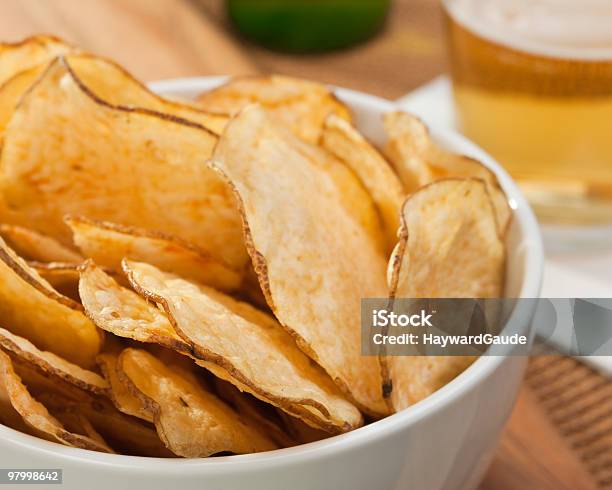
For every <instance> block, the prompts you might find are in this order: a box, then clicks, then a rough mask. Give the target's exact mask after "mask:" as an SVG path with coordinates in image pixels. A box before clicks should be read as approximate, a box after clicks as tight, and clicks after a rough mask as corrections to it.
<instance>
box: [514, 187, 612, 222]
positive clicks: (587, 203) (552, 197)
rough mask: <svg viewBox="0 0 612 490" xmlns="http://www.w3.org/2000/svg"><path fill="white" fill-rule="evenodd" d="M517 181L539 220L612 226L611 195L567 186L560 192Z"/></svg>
mask: <svg viewBox="0 0 612 490" xmlns="http://www.w3.org/2000/svg"><path fill="white" fill-rule="evenodd" d="M519 184H520V186H521V188H522V190H523V192H524V193H525V195H526V197H527V199H528V200H529V202H530V203H531V205H532V207H533V209H534V211H535V212H536V215H537V216H538V218H539V220H540V221H541V222H542V223H546V224H557V225H565V226H567V225H570V226H584V227H610V228H612V199H609V198H607V197H603V198H599V197H597V196H593V195H589V194H582V193H579V192H572V189H569V188H568V189H566V191H567V192H562V191H559V189H550V188H549V187H548V186H546V185H539V184H538V183H533V182H526V181H523V180H521V179H519Z"/></svg>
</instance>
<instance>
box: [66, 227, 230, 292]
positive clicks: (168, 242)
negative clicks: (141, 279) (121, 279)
mask: <svg viewBox="0 0 612 490" xmlns="http://www.w3.org/2000/svg"><path fill="white" fill-rule="evenodd" d="M66 223H67V224H68V226H69V227H70V229H71V230H72V233H73V239H74V243H75V244H76V245H77V247H79V249H80V250H81V252H82V253H83V254H84V255H85V256H86V257H89V258H91V259H93V260H94V261H95V262H96V264H98V265H101V266H104V267H108V268H110V269H112V270H116V271H120V270H121V260H122V259H123V258H126V257H127V258H130V259H133V260H138V261H142V262H147V263H150V264H153V265H155V266H157V267H159V268H160V269H163V270H166V271H168V272H173V273H175V274H178V275H180V276H181V277H185V278H188V279H192V280H194V281H198V282H201V283H202V284H207V285H209V286H212V287H214V288H216V289H220V290H222V291H232V290H235V289H237V288H238V287H239V286H240V282H241V279H242V277H241V276H242V274H241V272H238V271H236V270H235V269H232V268H231V267H230V266H228V265H227V264H225V263H224V262H222V261H221V260H219V259H215V258H213V257H212V256H211V255H210V253H208V252H207V251H205V250H201V249H200V248H198V247H196V246H194V245H192V244H190V243H187V242H185V241H183V240H180V239H178V238H176V237H172V236H169V235H166V234H163V233H152V232H148V231H146V230H142V229H139V228H135V227H127V226H121V225H117V224H114V223H109V222H106V221H93V220H88V219H85V218H81V217H68V218H66Z"/></svg>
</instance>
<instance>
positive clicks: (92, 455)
mask: <svg viewBox="0 0 612 490" xmlns="http://www.w3.org/2000/svg"><path fill="white" fill-rule="evenodd" d="M227 78H228V77H227V76H212V77H190V78H175V79H168V80H160V81H157V82H152V83H150V84H148V86H149V88H150V89H151V90H152V91H154V92H155V93H159V94H161V95H170V94H174V95H176V94H180V93H195V92H197V91H204V90H207V89H210V88H212V87H214V86H216V85H219V84H221V83H222V82H223V81H225V80H226V79H227ZM330 88H331V89H332V90H333V91H334V92H335V93H336V95H337V96H338V97H339V98H340V99H341V100H345V101H346V102H347V103H348V105H349V107H350V106H351V104H359V105H361V106H366V108H367V110H371V111H374V112H379V113H380V112H386V111H392V110H401V108H400V107H398V106H397V105H395V104H394V103H393V102H391V101H389V100H386V99H383V98H380V97H377V96H374V95H370V94H366V93H363V92H359V91H356V90H350V89H346V88H342V87H335V86H332V87H330ZM428 127H429V129H430V131H431V134H432V137H433V138H434V139H435V140H436V141H439V142H440V143H441V144H443V145H444V146H448V147H450V148H452V149H454V150H455V151H460V152H461V153H465V154H467V155H469V156H472V157H475V158H477V159H478V160H480V161H481V162H483V163H484V164H485V165H486V166H487V167H489V168H490V169H491V170H492V171H493V172H495V174H496V176H497V177H498V179H499V181H500V184H501V186H502V187H503V189H504V191H505V192H506V194H507V195H508V199H509V203H510V206H511V208H512V210H513V214H514V220H515V222H516V223H517V224H518V225H519V227H520V230H521V236H522V238H523V243H525V244H526V246H525V258H524V261H523V263H524V278H523V282H522V284H521V292H520V297H525V298H536V297H538V296H539V293H540V287H541V281H542V271H543V264H544V252H543V245H542V239H541V235H540V231H539V227H538V225H537V221H536V219H535V216H534V214H533V211H532V210H531V207H530V206H529V204H528V203H527V200H526V199H525V197H524V196H523V194H522V193H521V191H520V190H519V188H518V186H517V185H516V183H515V182H514V181H513V180H512V178H511V177H510V176H509V175H508V173H507V172H506V171H505V170H504V169H503V168H502V167H501V166H500V165H499V164H498V163H497V162H496V161H495V160H494V159H493V158H492V157H491V156H489V155H488V154H487V153H485V152H484V151H483V150H482V149H481V148H479V147H478V146H477V145H475V144H474V143H472V142H471V141H469V140H468V139H467V138H465V137H464V136H462V135H460V134H459V133H457V132H456V131H454V130H453V129H449V128H444V127H438V126H436V125H435V124H433V125H432V124H428ZM504 359H506V357H505V356H484V357H480V358H479V359H477V360H476V362H474V363H473V364H472V365H471V366H470V367H469V368H468V369H466V370H465V371H464V372H463V373H462V374H460V375H459V376H458V377H456V378H455V379H453V380H452V381H451V382H450V383H448V384H447V385H445V386H443V387H442V388H440V389H439V390H437V391H436V392H435V393H433V394H432V395H430V396H428V397H427V398H425V399H424V400H422V401H420V402H418V403H416V404H415V405H413V406H411V407H410V408H409V409H406V410H403V411H401V412H398V413H395V414H392V415H390V416H388V417H385V418H384V419H381V420H378V421H376V422H373V423H371V424H368V425H366V426H364V427H361V428H359V429H356V430H354V431H351V432H348V433H345V434H341V435H337V436H334V437H331V438H329V439H324V440H322V441H316V442H312V443H308V444H302V445H299V446H295V447H291V448H284V449H278V450H274V451H269V452H265V453H255V454H244V455H234V456H223V457H217V458H198V459H164V458H152V457H144V456H126V455H118V454H106V453H99V452H94V451H87V450H84V449H79V448H72V447H67V446H63V445H61V444H58V443H54V442H49V441H45V440H43V439H39V438H37V437H34V436H30V435H28V434H23V433H21V432H18V431H16V430H14V429H11V428H9V427H6V426H4V425H2V424H0V446H2V444H3V442H4V443H13V444H15V445H17V446H20V447H22V448H25V449H28V450H30V451H35V452H38V453H44V454H46V455H49V456H51V457H55V458H63V459H65V460H71V461H73V462H80V463H85V464H98V465H105V466H112V467H113V468H124V469H126V470H128V469H129V470H139V469H141V470H142V469H146V470H147V471H149V472H150V471H153V472H160V473H161V472H163V473H165V474H167V473H168V472H169V471H170V472H171V471H180V472H181V473H185V472H187V473H192V472H200V471H207V472H210V473H223V472H225V471H226V470H227V469H230V468H231V470H232V471H234V472H235V471H247V470H250V469H252V467H253V466H255V465H260V464H264V463H265V464H266V465H267V467H270V466H276V465H286V464H291V463H297V462H300V463H301V462H304V461H305V460H308V459H319V458H324V457H326V456H330V455H332V454H334V453H336V452H338V451H343V450H349V449H354V448H356V447H357V446H360V445H363V444H366V443H367V442H372V441H376V440H379V439H382V438H385V437H386V436H388V435H390V434H392V433H394V432H396V431H398V430H400V429H402V428H405V427H407V426H409V425H411V424H415V423H417V422H419V421H420V420H422V419H424V418H426V417H428V416H430V415H433V414H434V413H436V412H438V411H440V410H442V408H443V407H444V406H445V404H446V403H449V402H450V401H451V400H453V399H454V398H456V397H459V396H460V395H461V394H462V393H465V392H468V391H470V390H471V389H473V388H474V387H476V386H477V385H478V384H480V383H481V382H482V381H483V380H484V379H485V378H486V377H488V376H489V375H490V374H491V373H492V372H493V371H494V370H496V369H497V368H498V367H499V366H500V365H501V363H502V362H503V361H504Z"/></svg>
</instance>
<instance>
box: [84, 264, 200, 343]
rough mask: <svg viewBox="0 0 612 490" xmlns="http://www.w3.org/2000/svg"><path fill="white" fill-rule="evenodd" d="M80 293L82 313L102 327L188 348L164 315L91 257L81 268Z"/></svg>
mask: <svg viewBox="0 0 612 490" xmlns="http://www.w3.org/2000/svg"><path fill="white" fill-rule="evenodd" d="M79 293H80V296H81V301H82V302H83V307H84V308H85V313H86V314H87V316H89V318H91V320H92V321H93V322H94V323H95V324H96V325H97V326H98V327H99V328H101V329H102V330H105V331H107V332H110V333H112V334H115V335H117V336H118V337H123V338H128V339H133V340H137V341H138V342H149V343H155V344H159V345H161V346H163V347H167V348H169V349H172V350H175V351H178V352H185V353H189V352H190V350H191V349H190V347H189V344H188V343H187V342H186V341H184V340H183V339H182V338H181V337H179V336H178V335H177V333H176V332H175V331H174V328H173V327H172V325H171V324H170V321H169V320H168V318H167V317H166V315H164V314H163V313H162V312H161V311H160V310H158V309H157V308H155V307H153V306H152V305H150V304H149V303H147V301H145V300H143V299H142V298H141V297H140V296H139V295H138V294H136V293H135V292H134V291H132V290H130V289H126V288H124V287H122V286H120V285H119V284H118V283H117V282H116V281H115V280H114V279H113V278H112V277H110V276H109V275H108V274H106V273H105V272H104V271H103V270H102V269H101V268H99V267H98V266H96V265H95V264H94V263H93V262H91V261H88V262H86V263H85V264H84V265H83V267H82V268H81V278H80V281H79Z"/></svg>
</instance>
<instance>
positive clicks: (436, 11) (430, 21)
mask: <svg viewBox="0 0 612 490" xmlns="http://www.w3.org/2000/svg"><path fill="white" fill-rule="evenodd" d="M440 13H441V12H440V6H439V3H438V2H437V1H435V0H396V2H395V3H394V6H393V10H392V12H391V15H390V17H389V19H388V22H387V26H386V28H385V29H384V31H383V32H382V33H381V34H380V35H378V36H377V37H376V38H375V39H373V40H371V41H370V42H368V43H365V44H362V45H359V46H357V47H354V48H352V49H348V50H343V51H340V52H335V53H329V54H319V55H308V56H296V55H283V54H278V53H272V52H270V51H267V50H265V49H262V48H259V47H257V46H253V45H252V44H250V43H248V42H246V41H245V40H243V39H240V38H239V36H237V35H236V34H235V33H234V32H233V30H232V28H231V26H229V25H228V23H227V21H226V18H225V15H224V9H223V2H221V1H218V0H82V1H81V0H0V39H1V40H3V41H10V40H18V39H21V38H23V37H25V36H28V35H31V34H34V33H41V32H45V33H51V34H55V35H58V36H60V37H64V38H66V39H68V40H69V41H72V42H74V43H76V44H78V45H80V46H81V47H82V48H84V49H87V50H90V51H92V52H94V53H97V54H101V55H105V56H108V57H110V58H113V59H115V60H116V61H118V62H119V63H120V64H122V65H123V66H125V67H126V68H127V69H128V70H129V71H131V72H132V73H133V74H134V75H136V76H137V77H138V78H140V79H142V80H145V81H150V80H156V79H162V78H174V77H184V76H195V75H212V74H248V73H261V72H280V73H285V74H289V75H296V76H302V77H307V78H312V79H316V80H320V81H324V82H328V83H333V84H338V85H342V86H346V87H350V88H354V89H358V90H364V91H367V92H370V93H374V94H377V95H380V96H383V97H387V98H397V97H399V96H401V95H403V94H405V93H406V92H409V91H410V90H412V89H414V88H415V87H417V86H419V85H420V84H422V83H424V82H426V81H428V80H430V79H431V78H433V77H434V76H436V75H438V74H440V73H442V72H443V71H444V37H443V33H442V28H441V27H442V26H441V19H440ZM564 362H568V361H567V360H564ZM569 362H574V361H572V360H569ZM538 363H540V364H538ZM557 364H559V363H558V362H556V363H555V362H553V363H552V367H551V368H550V369H553V370H554V368H555V366H557ZM534 365H536V367H534ZM537 365H539V366H540V368H539V371H538V369H537ZM570 367H571V366H570ZM583 368H584V367H583V366H581V365H579V363H575V366H573V368H572V369H573V370H574V371H571V370H570V371H571V372H575V371H577V370H578V371H579V370H582V369H583ZM546 369H549V368H546ZM534 370H535V375H533V371H534ZM544 371H545V370H544ZM542 372H543V369H542V361H541V360H540V359H536V360H534V361H533V362H532V369H531V371H530V373H531V374H530V376H529V377H528V379H527V381H526V383H525V385H524V387H523V389H522V391H521V394H520V397H519V400H518V402H517V405H516V407H515V410H514V412H513V414H512V417H511V420H510V422H509V424H508V426H507V428H506V430H505V432H504V435H503V438H502V441H501V443H500V446H499V449H498V452H497V455H496V457H495V460H494V461H493V464H492V466H491V468H490V470H489V472H488V474H487V476H486V478H485V481H484V483H483V486H482V488H484V489H491V490H493V489H495V490H498V489H501V490H506V489H507V490H514V489H521V490H522V489H525V488H533V489H551V490H552V489H568V490H569V489H591V488H598V485H599V488H612V475H611V474H610V471H611V470H612V460H611V459H610V455H611V454H612V440H611V439H610V434H611V433H612V423H610V422H612V408H611V407H612V406H611V405H610V400H611V398H612V397H611V396H610V393H609V387H610V383H609V382H607V381H606V380H603V378H600V377H598V376H597V375H596V374H594V373H591V375H590V378H589V377H588V376H587V378H588V379H590V380H591V381H589V382H591V383H592V382H593V381H592V380H593V379H596V380H597V379H600V381H599V385H598V386H603V389H604V390H608V391H607V392H606V393H604V395H605V396H604V398H603V399H604V402H602V403H604V405H603V407H604V410H606V409H607V410H609V411H608V418H606V414H605V413H604V414H603V416H602V415H601V414H596V415H594V416H591V415H590V414H591V413H592V411H593V408H592V406H589V407H586V408H585V407H580V406H579V407H578V408H577V409H576V413H577V414H578V415H577V416H576V417H577V418H578V420H582V421H583V423H582V425H581V426H580V424H579V426H578V427H579V429H580V427H582V431H580V430H577V429H575V428H574V429H573V431H572V430H570V431H569V436H568V432H567V431H565V432H564V430H563V427H562V426H560V425H559V424H557V423H556V422H555V420H556V419H555V418H554V417H553V416H552V415H551V413H553V412H554V410H556V409H557V408H558V407H556V406H555V403H554V402H555V398H554V397H551V395H550V393H548V392H547V390H546V387H547V385H546V384H543V382H542V380H540V381H538V380H539V379H540V378H541V376H542ZM534 376H535V381H534ZM538 376H540V378H538ZM563 376H567V373H565V374H563ZM563 376H561V375H559V377H558V378H555V379H557V380H559V379H561V380H563V379H565V378H564V377H563ZM601 380H603V381H601ZM596 384H597V383H596ZM582 386H585V387H586V385H585V379H584V378H581V379H580V380H579V381H571V380H570V381H568V383H567V384H566V385H564V387H562V388H561V389H558V391H559V393H560V394H561V395H562V394H563V393H564V392H565V391H567V390H570V391H571V390H572V389H573V390H576V389H580V388H581V387H582ZM606 386H607V387H606ZM587 388H588V387H587ZM586 392H587V393H588V392H589V390H588V389H587V390H586ZM561 395H559V396H561ZM559 396H557V398H556V400H563V397H562V396H561V398H559ZM551 400H552V401H551ZM558 403H561V402H560V401H558ZM605 403H607V405H606V404H605ZM594 406H595V407H599V405H597V404H595V405H594ZM551 407H552V408H551ZM606 407H607V408H606ZM600 411H601V410H600ZM581 417H582V418H581ZM566 418H567V417H566ZM591 419H594V420H595V421H596V422H597V423H598V424H599V425H598V426H597V427H598V429H597V431H598V432H596V433H595V435H594V436H589V437H590V438H587V442H589V441H590V445H589V444H587V443H585V442H584V439H585V438H584V437H582V439H581V438H580V437H579V436H581V435H582V434H584V433H585V430H587V429H588V430H591V429H592V426H593V425H592V424H590V423H589V420H591ZM602 420H603V422H602ZM601 424H604V425H603V426H602V425H601ZM606 424H607V425H606ZM601 427H603V428H601ZM593 430H594V429H593ZM576 437H578V439H576ZM576 441H577V442H576ZM593 441H594V442H593Z"/></svg>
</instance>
